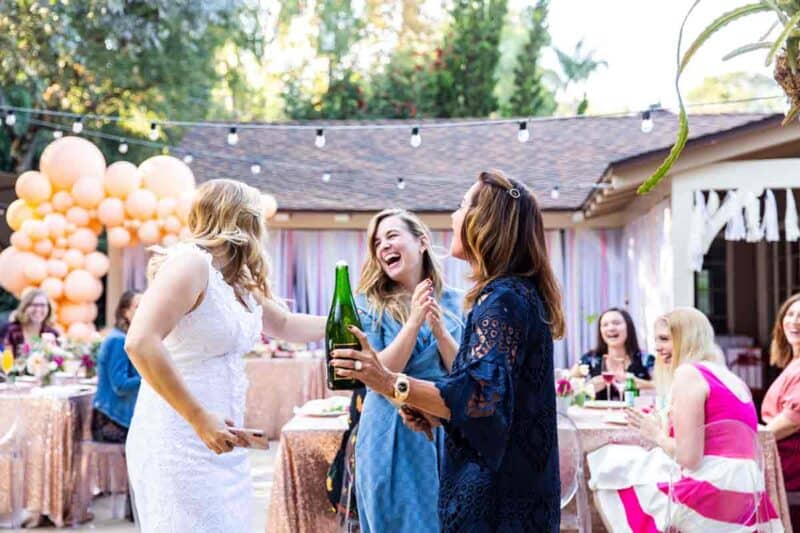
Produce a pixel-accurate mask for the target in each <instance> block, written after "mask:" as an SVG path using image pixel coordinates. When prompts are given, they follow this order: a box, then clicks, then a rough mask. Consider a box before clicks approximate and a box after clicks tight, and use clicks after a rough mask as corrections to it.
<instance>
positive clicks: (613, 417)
mask: <svg viewBox="0 0 800 533" xmlns="http://www.w3.org/2000/svg"><path fill="white" fill-rule="evenodd" d="M603 422H605V423H606V424H614V425H615V426H627V425H628V420H627V419H626V418H625V415H623V414H622V413H620V412H619V411H614V412H613V413H609V414H607V415H606V416H604V417H603Z"/></svg>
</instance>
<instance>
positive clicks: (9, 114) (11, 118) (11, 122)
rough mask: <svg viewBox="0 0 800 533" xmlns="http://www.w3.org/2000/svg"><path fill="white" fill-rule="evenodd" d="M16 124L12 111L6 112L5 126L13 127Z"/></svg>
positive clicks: (15, 116) (15, 117)
mask: <svg viewBox="0 0 800 533" xmlns="http://www.w3.org/2000/svg"><path fill="white" fill-rule="evenodd" d="M16 123H17V115H15V114H14V112H13V111H8V112H6V126H13V125H14V124H16Z"/></svg>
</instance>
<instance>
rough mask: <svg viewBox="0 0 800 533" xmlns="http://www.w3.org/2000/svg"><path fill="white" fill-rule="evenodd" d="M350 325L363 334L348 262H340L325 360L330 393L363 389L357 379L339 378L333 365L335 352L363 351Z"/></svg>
mask: <svg viewBox="0 0 800 533" xmlns="http://www.w3.org/2000/svg"><path fill="white" fill-rule="evenodd" d="M348 326H355V327H357V328H358V329H360V330H362V331H363V328H362V327H361V320H359V318H358V309H356V302H355V299H354V298H353V291H352V290H351V289H350V274H349V272H348V269H347V263H346V262H344V261H339V262H337V263H336V286H335V287H334V289H333V302H331V310H330V312H329V313H328V323H327V325H326V327H325V360H326V362H327V364H328V388H329V389H331V390H353V389H358V388H360V387H362V386H363V385H362V384H361V382H360V381H358V380H357V379H353V378H345V377H342V376H337V375H336V369H335V368H334V367H333V366H332V365H331V359H332V357H331V352H332V351H333V350H338V349H347V348H350V349H353V350H360V349H361V343H360V342H358V337H356V336H355V335H353V334H352V333H351V332H350V330H348V329H347V327H348Z"/></svg>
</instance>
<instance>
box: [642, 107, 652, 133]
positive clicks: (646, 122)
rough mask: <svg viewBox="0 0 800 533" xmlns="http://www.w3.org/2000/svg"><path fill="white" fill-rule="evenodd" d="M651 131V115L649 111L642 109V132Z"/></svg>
mask: <svg viewBox="0 0 800 533" xmlns="http://www.w3.org/2000/svg"><path fill="white" fill-rule="evenodd" d="M651 131H653V117H652V116H651V115H650V111H649V110H648V111H642V133H650V132H651Z"/></svg>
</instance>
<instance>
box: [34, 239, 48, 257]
mask: <svg viewBox="0 0 800 533" xmlns="http://www.w3.org/2000/svg"><path fill="white" fill-rule="evenodd" d="M33 251H34V252H36V253H37V254H39V255H41V256H42V257H44V258H47V257H49V256H50V254H51V253H53V241H51V240H50V239H41V240H38V241H36V243H35V244H34V245H33Z"/></svg>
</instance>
